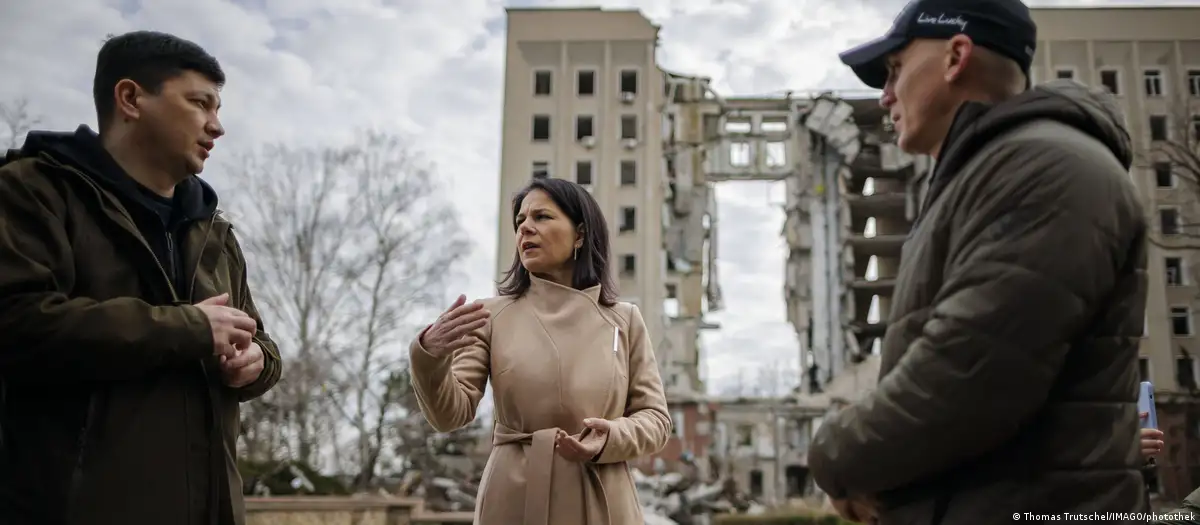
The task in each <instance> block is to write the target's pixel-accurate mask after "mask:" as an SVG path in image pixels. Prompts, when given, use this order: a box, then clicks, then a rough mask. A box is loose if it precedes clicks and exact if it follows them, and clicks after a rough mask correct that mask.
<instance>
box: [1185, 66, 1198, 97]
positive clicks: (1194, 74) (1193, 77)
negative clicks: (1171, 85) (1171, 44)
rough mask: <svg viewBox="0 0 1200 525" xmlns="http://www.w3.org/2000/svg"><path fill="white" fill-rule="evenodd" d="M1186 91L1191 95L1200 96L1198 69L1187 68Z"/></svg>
mask: <svg viewBox="0 0 1200 525" xmlns="http://www.w3.org/2000/svg"><path fill="white" fill-rule="evenodd" d="M1187 75H1188V93H1191V95H1192V96H1193V97H1200V69H1189V70H1188V73H1187Z"/></svg>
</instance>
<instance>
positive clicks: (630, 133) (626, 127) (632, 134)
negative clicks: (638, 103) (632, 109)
mask: <svg viewBox="0 0 1200 525" xmlns="http://www.w3.org/2000/svg"><path fill="white" fill-rule="evenodd" d="M621 138H622V139H636V138H637V115H621Z"/></svg>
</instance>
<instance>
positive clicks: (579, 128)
mask: <svg viewBox="0 0 1200 525" xmlns="http://www.w3.org/2000/svg"><path fill="white" fill-rule="evenodd" d="M592 135H593V133H592V117H591V116H590V115H579V116H577V117H575V140H582V139H583V138H584V137H591V136H592Z"/></svg>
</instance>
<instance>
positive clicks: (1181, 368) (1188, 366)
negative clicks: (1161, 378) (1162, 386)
mask: <svg viewBox="0 0 1200 525" xmlns="http://www.w3.org/2000/svg"><path fill="white" fill-rule="evenodd" d="M1175 380H1176V381H1177V382H1179V386H1180V387H1183V388H1186V389H1188V390H1193V389H1195V388H1196V361H1195V360H1194V359H1192V358H1190V357H1176V358H1175Z"/></svg>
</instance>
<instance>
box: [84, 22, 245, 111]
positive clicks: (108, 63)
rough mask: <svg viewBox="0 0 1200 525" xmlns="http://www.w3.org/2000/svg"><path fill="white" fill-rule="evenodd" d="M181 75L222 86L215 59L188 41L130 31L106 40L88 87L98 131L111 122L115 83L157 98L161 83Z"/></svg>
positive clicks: (223, 81) (219, 68)
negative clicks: (190, 73) (189, 73)
mask: <svg viewBox="0 0 1200 525" xmlns="http://www.w3.org/2000/svg"><path fill="white" fill-rule="evenodd" d="M185 71H195V72H197V73H200V74H201V75H204V76H205V77H206V78H208V79H209V80H211V81H213V82H214V83H216V84H217V85H218V86H221V85H224V84H225V72H224V71H222V70H221V64H220V63H219V62H217V59H216V58H215V57H213V56H212V55H210V54H208V52H207V51H205V50H204V48H202V47H200V46H199V45H197V44H196V43H194V42H191V41H189V40H184V39H182V38H179V37H177V36H175V35H169V34H167V33H160V32H157V31H133V32H130V33H125V34H123V35H118V36H114V37H112V38H109V39H108V40H107V41H106V42H104V45H103V46H102V47H101V48H100V53H99V55H98V56H97V57H96V78H95V80H94V81H93V83H92V97H93V98H94V99H95V103H96V117H97V119H98V121H99V124H100V130H101V131H103V130H104V129H105V128H106V127H108V125H109V123H110V122H109V121H111V120H112V118H113V112H114V110H115V109H116V102H115V100H113V90H114V89H116V86H117V82H120V81H121V80H124V79H129V80H132V81H134V82H137V83H138V85H139V86H142V89H145V90H146V91H148V92H150V93H152V94H158V93H159V90H161V89H162V86H163V83H164V82H166V81H167V80H170V79H172V78H175V77H177V76H179V75H182V74H183V73H184V72H185Z"/></svg>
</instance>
